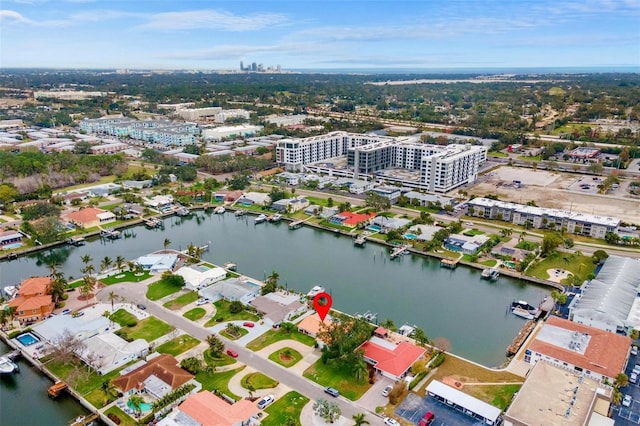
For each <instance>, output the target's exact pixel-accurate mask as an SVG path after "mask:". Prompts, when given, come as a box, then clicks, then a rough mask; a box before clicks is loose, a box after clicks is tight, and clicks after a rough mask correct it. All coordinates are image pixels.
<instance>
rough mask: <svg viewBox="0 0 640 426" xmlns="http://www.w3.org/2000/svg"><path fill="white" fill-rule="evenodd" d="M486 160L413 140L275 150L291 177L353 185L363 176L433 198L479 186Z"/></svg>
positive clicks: (327, 141)
mask: <svg viewBox="0 0 640 426" xmlns="http://www.w3.org/2000/svg"><path fill="white" fill-rule="evenodd" d="M345 159H346V164H345ZM486 159H487V148H486V147H484V146H476V145H461V144H451V145H446V146H441V145H430V144H424V143H421V142H420V140H419V139H417V138H415V137H390V136H379V135H371V134H353V133H347V132H332V133H328V134H326V135H321V136H313V137H309V138H304V139H283V140H281V141H279V142H278V146H277V148H276V160H277V162H278V163H279V164H280V165H281V166H283V167H284V168H285V170H287V171H292V172H300V171H308V172H313V173H320V174H329V175H332V176H344V177H353V178H355V179H358V178H360V176H361V175H363V176H362V177H371V178H373V179H377V180H380V181H386V182H391V183H400V184H402V185H404V186H408V187H413V188H419V189H423V190H427V191H431V192H447V191H450V190H452V189H454V188H456V187H458V186H461V185H464V184H467V183H473V182H475V181H476V179H477V176H478V169H479V167H480V165H481V164H483V163H484V162H485V161H486ZM341 163H342V165H340V164H341Z"/></svg>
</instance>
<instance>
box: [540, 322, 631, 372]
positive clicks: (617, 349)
mask: <svg viewBox="0 0 640 426" xmlns="http://www.w3.org/2000/svg"><path fill="white" fill-rule="evenodd" d="M547 326H556V327H559V328H564V329H566V330H570V331H577V332H580V333H583V334H584V333H586V334H588V335H589V336H590V340H589V343H588V346H587V347H586V349H585V351H584V355H583V354H580V353H579V352H575V351H572V350H570V349H568V348H563V347H560V346H556V345H553V344H551V343H547V342H545V341H542V340H540V339H539V338H536V339H535V340H534V341H533V342H532V343H531V345H530V346H529V348H528V349H529V350H531V351H532V352H537V353H540V354H544V355H547V356H549V357H551V358H553V359H557V360H560V361H563V362H567V363H570V364H573V365H576V366H578V367H582V368H584V369H585V370H590V371H593V372H595V373H598V374H602V375H604V376H606V377H611V378H613V377H616V375H617V374H618V373H620V372H622V371H624V367H625V363H626V361H627V355H628V354H629V347H630V346H631V339H630V338H629V337H626V336H621V335H619V334H615V333H610V332H608V331H604V330H601V329H599V328H594V327H589V326H587V325H584V324H578V323H577V322H573V321H569V320H566V319H563V318H558V317H554V316H552V317H549V319H548V320H547V322H546V323H545V325H544V326H543V329H544V327H547Z"/></svg>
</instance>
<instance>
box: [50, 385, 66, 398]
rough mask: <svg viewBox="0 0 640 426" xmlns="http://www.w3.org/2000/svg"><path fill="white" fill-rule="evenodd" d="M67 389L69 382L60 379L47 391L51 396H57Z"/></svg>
mask: <svg viewBox="0 0 640 426" xmlns="http://www.w3.org/2000/svg"><path fill="white" fill-rule="evenodd" d="M65 389H67V384H66V383H65V382H60V381H58V382H55V383H54V384H52V385H51V386H49V390H48V391H47V393H48V394H49V396H50V397H51V398H57V397H59V396H60V394H61V393H62V392H63V391H64V390H65Z"/></svg>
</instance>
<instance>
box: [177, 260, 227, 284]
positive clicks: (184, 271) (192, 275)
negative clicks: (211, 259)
mask: <svg viewBox="0 0 640 426" xmlns="http://www.w3.org/2000/svg"><path fill="white" fill-rule="evenodd" d="M175 275H180V276H181V277H183V278H184V280H185V282H187V283H189V284H191V285H192V286H193V287H199V286H200V285H201V284H203V283H205V282H207V281H217V280H220V279H222V278H224V277H225V276H226V275H227V271H225V270H224V269H223V268H220V267H218V266H216V267H215V268H207V269H205V268H203V267H201V266H195V265H191V266H183V267H182V268H180V269H178V270H177V271H176V272H175Z"/></svg>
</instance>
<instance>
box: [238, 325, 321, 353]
mask: <svg viewBox="0 0 640 426" xmlns="http://www.w3.org/2000/svg"><path fill="white" fill-rule="evenodd" d="M280 340H295V341H297V342H300V343H302V344H304V345H307V346H313V345H314V344H315V340H314V338H313V337H311V336H307V335H306V334H302V333H300V332H299V331H297V330H294V331H292V332H286V331H285V330H284V329H282V328H281V329H278V330H269V331H267V332H266V333H264V334H263V335H262V336H260V337H258V338H257V339H254V340H252V341H251V342H249V344H247V349H250V350H252V351H259V350H260V349H263V348H266V347H267V346H269V345H271V344H272V343H275V342H279V341H280Z"/></svg>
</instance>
